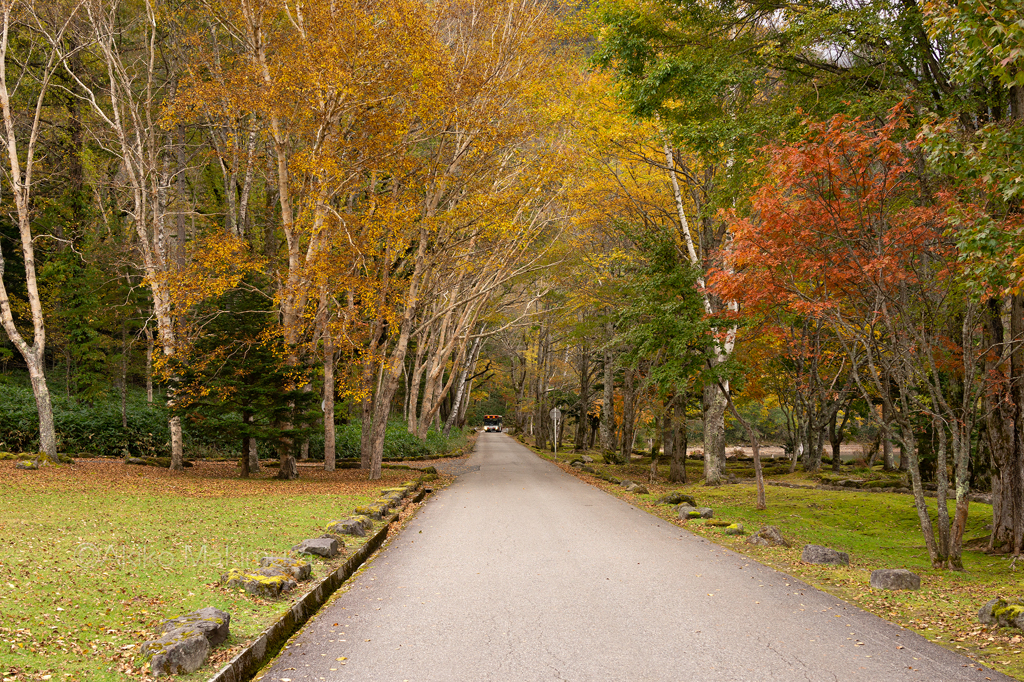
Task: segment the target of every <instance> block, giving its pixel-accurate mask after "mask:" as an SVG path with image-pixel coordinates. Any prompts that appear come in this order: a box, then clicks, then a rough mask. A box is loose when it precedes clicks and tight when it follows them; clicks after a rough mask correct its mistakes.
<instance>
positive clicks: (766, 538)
mask: <svg viewBox="0 0 1024 682" xmlns="http://www.w3.org/2000/svg"><path fill="white" fill-rule="evenodd" d="M747 542H748V543H750V544H751V545H761V546H762V547H789V543H788V542H786V538H784V537H782V531H781V530H779V529H778V528H777V527H776V526H762V527H761V529H760V530H759V531H757V532H756V533H754V534H753V535H751V536H750V537H749V538H747Z"/></svg>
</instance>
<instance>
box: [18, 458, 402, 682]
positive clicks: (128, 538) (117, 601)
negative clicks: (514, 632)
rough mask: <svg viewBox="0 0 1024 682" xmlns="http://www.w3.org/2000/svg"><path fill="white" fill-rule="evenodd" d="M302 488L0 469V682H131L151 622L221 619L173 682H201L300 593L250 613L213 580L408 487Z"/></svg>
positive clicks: (313, 482) (208, 472) (107, 466)
mask: <svg viewBox="0 0 1024 682" xmlns="http://www.w3.org/2000/svg"><path fill="white" fill-rule="evenodd" d="M143 469H144V470H145V471H142V470H143ZM303 475H304V478H303V479H301V480H300V481H291V482H288V481H276V480H273V479H270V478H269V474H265V475H264V476H263V477H258V478H254V479H251V480H242V479H239V478H237V475H236V473H235V468H234V466H233V465H215V464H209V463H205V464H201V465H197V466H196V467H195V468H194V469H190V470H187V471H186V472H182V473H176V474H174V473H171V472H163V471H157V470H153V469H150V468H147V467H128V466H126V465H124V464H122V463H120V462H116V461H115V462H109V461H97V460H92V461H83V462H78V463H76V464H75V465H74V466H60V467H47V468H46V469H44V470H40V471H32V472H21V471H16V470H14V469H13V465H12V464H11V463H7V462H4V463H0V677H2V678H4V679H8V680H17V681H18V682H22V681H23V680H36V679H48V678H46V677H44V676H45V675H52V678H49V679H53V680H61V681H64V680H74V681H77V680H81V681H83V682H86V681H88V682H105V681H117V682H120V681H121V680H129V679H139V678H140V677H141V676H143V675H142V671H141V670H140V668H141V666H142V664H143V662H144V661H143V660H142V659H141V658H140V657H139V656H138V655H137V652H138V650H139V645H141V644H142V642H143V641H145V640H147V639H152V638H153V632H154V630H155V628H156V627H157V626H158V625H159V624H160V623H161V622H163V621H165V620H167V619H170V618H175V617H177V616H181V615H183V614H185V613H188V612H190V611H193V610H195V609H198V608H202V607H205V606H215V607H217V608H220V609H223V610H225V611H227V612H228V613H230V614H231V638H230V639H229V640H228V642H227V643H226V644H225V645H221V646H220V647H218V648H216V649H215V650H214V651H213V653H212V655H211V659H210V661H209V662H208V664H207V666H205V667H204V668H203V669H201V670H200V671H198V672H196V673H194V674H192V675H189V676H182V677H180V678H179V679H185V680H200V679H206V678H208V677H209V676H210V675H211V674H212V672H213V671H215V670H216V669H218V668H219V667H220V666H221V665H222V664H223V662H224V661H226V660H228V659H229V658H230V657H231V656H233V655H234V654H235V653H237V650H238V649H240V648H241V646H242V645H244V644H245V643H246V642H247V641H249V640H251V639H252V638H253V637H255V636H256V635H258V634H259V632H261V631H262V630H263V629H265V628H266V627H267V626H268V625H269V624H270V623H271V622H272V621H273V620H274V619H275V618H276V617H277V616H278V615H280V614H281V613H283V612H284V611H285V610H286V609H287V608H289V607H290V606H291V604H292V602H293V601H294V600H295V599H297V598H298V597H300V596H301V595H302V594H304V592H305V591H306V589H308V586H309V585H310V584H312V583H303V584H302V585H300V587H299V588H298V589H297V590H295V591H294V592H293V593H292V594H291V595H289V596H288V597H286V598H284V599H280V600H262V599H258V598H254V597H252V596H248V595H245V594H244V593H241V592H239V591H238V590H230V589H227V588H224V587H221V586H220V585H219V582H218V581H219V577H220V575H221V574H223V573H226V572H227V570H228V569H230V568H233V567H239V568H249V567H255V566H256V565H257V562H258V560H259V559H260V558H261V557H263V556H282V555H287V554H288V553H289V548H290V547H291V546H292V545H294V544H296V543H298V542H299V541H301V540H303V539H305V538H311V537H319V536H320V535H321V534H323V532H324V529H325V527H326V525H327V524H328V523H329V522H331V521H334V520H337V519H340V518H345V517H347V516H350V515H351V514H352V512H353V510H354V509H355V507H357V506H360V505H363V504H368V503H370V502H372V501H373V500H374V499H376V498H377V497H379V495H380V490H381V489H382V488H387V487H392V486H395V485H400V484H402V483H403V482H405V481H408V480H410V478H415V477H410V475H409V472H407V471H387V470H385V471H384V474H383V476H384V478H383V479H382V480H380V481H374V482H369V481H365V480H360V478H362V479H365V474H361V473H360V472H349V471H337V472H330V473H328V472H322V471H321V472H316V474H315V475H314V474H311V473H309V472H303ZM377 525H378V526H379V525H380V524H379V523H378V524H377ZM365 541H366V538H349V537H346V538H345V546H346V547H345V554H344V556H342V557H340V558H338V559H335V560H333V561H332V562H331V565H330V566H328V565H327V564H326V563H325V562H324V561H321V560H319V559H316V558H311V559H310V560H311V563H313V564H314V566H313V576H314V578H313V579H314V580H317V579H319V578H322V577H324V575H326V574H327V572H328V571H329V570H331V568H332V567H333V566H334V565H337V564H340V563H341V562H342V561H344V560H345V559H346V558H347V557H348V556H350V555H351V553H352V552H353V551H354V550H355V549H357V548H358V547H359V546H361V545H362V544H363V543H364V542H365Z"/></svg>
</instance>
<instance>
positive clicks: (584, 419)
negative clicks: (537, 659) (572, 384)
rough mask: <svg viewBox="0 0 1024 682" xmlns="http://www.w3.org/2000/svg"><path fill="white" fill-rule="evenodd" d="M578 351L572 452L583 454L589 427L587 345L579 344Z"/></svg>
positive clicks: (588, 363) (588, 358)
mask: <svg viewBox="0 0 1024 682" xmlns="http://www.w3.org/2000/svg"><path fill="white" fill-rule="evenodd" d="M579 349H580V364H579V372H580V400H579V405H578V408H577V411H576V413H577V415H578V418H577V420H576V437H575V439H574V441H575V442H574V443H573V452H583V451H584V450H586V449H587V429H588V428H589V427H590V419H589V416H588V415H589V409H590V352H589V351H588V350H587V344H586V343H581V344H580V346H579Z"/></svg>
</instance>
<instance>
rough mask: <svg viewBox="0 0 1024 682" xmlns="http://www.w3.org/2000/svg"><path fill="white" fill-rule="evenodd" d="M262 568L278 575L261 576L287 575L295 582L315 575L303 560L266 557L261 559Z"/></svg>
mask: <svg viewBox="0 0 1024 682" xmlns="http://www.w3.org/2000/svg"><path fill="white" fill-rule="evenodd" d="M260 567H261V568H263V569H267V570H270V571H278V573H276V574H275V573H261V575H287V576H291V577H292V578H293V579H294V580H298V581H302V580H307V579H309V576H311V575H313V567H312V566H310V565H309V562H308V561H303V560H302V559H289V558H287V557H280V556H265V557H263V558H262V559H260Z"/></svg>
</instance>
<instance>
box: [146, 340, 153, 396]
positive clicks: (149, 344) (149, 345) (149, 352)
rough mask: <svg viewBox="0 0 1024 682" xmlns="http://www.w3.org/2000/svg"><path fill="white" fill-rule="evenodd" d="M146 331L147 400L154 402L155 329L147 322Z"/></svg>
mask: <svg viewBox="0 0 1024 682" xmlns="http://www.w3.org/2000/svg"><path fill="white" fill-rule="evenodd" d="M144 331H145V332H146V402H147V403H149V404H150V405H152V404H153V330H152V329H150V328H149V325H148V324H147V325H146V326H145V327H144Z"/></svg>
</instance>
